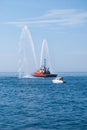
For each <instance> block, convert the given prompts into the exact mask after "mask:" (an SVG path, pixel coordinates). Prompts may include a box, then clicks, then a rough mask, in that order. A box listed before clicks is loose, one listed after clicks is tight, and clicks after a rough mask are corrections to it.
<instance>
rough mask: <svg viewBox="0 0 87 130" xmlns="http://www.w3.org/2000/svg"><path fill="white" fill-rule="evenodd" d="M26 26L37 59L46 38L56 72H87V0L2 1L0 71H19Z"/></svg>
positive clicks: (0, 3)
mask: <svg viewBox="0 0 87 130" xmlns="http://www.w3.org/2000/svg"><path fill="white" fill-rule="evenodd" d="M24 25H27V26H28V28H29V30H30V32H31V34H32V38H33V41H34V45H35V49H36V54H37V59H39V54H40V48H41V44H42V41H43V39H46V40H47V43H48V46H49V50H50V57H51V63H52V66H53V69H54V70H55V71H57V72H60V71H71V72H72V71H80V72H81V71H84V72H87V0H35V1H33V0H0V72H7V71H8V72H14V71H15V72H17V69H18V60H19V59H18V58H19V56H18V55H19V53H18V50H19V46H18V42H19V40H20V35H21V31H22V29H23V26H24Z"/></svg>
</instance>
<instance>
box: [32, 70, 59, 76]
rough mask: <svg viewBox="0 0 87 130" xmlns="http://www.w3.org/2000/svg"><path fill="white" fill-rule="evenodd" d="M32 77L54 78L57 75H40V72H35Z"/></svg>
mask: <svg viewBox="0 0 87 130" xmlns="http://www.w3.org/2000/svg"><path fill="white" fill-rule="evenodd" d="M33 76H34V77H56V76H57V74H45V73H42V72H39V71H37V72H35V73H34V74H33Z"/></svg>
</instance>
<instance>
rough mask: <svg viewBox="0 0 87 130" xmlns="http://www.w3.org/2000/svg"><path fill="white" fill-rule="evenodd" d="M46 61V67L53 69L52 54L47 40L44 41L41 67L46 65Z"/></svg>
mask: <svg viewBox="0 0 87 130" xmlns="http://www.w3.org/2000/svg"><path fill="white" fill-rule="evenodd" d="M44 59H46V65H47V66H48V67H49V68H50V70H51V71H52V69H51V61H50V53H49V48H48V44H47V41H46V40H43V42H42V47H41V57H40V67H41V66H42V65H43V64H44Z"/></svg>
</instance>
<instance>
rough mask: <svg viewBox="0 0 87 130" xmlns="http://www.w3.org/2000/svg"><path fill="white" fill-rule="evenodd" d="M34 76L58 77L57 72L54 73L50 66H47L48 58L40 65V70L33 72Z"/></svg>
mask: <svg viewBox="0 0 87 130" xmlns="http://www.w3.org/2000/svg"><path fill="white" fill-rule="evenodd" d="M33 76H34V77H44V78H45V77H56V76H57V74H52V73H51V72H50V71H49V68H47V67H46V59H44V65H43V66H41V67H40V70H38V71H36V72H35V73H34V74H33Z"/></svg>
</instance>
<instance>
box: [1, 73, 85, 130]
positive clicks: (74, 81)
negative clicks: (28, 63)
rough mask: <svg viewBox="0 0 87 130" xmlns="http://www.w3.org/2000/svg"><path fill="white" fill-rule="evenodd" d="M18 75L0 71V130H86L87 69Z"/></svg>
mask: <svg viewBox="0 0 87 130" xmlns="http://www.w3.org/2000/svg"><path fill="white" fill-rule="evenodd" d="M59 76H63V77H64V79H65V80H66V83H64V84H53V83H52V78H45V79H44V78H24V79H20V78H18V75H17V74H16V73H0V130H87V73H59Z"/></svg>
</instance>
